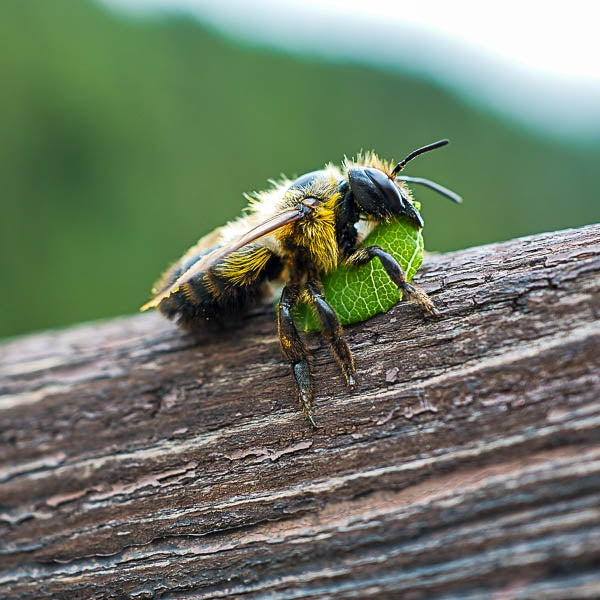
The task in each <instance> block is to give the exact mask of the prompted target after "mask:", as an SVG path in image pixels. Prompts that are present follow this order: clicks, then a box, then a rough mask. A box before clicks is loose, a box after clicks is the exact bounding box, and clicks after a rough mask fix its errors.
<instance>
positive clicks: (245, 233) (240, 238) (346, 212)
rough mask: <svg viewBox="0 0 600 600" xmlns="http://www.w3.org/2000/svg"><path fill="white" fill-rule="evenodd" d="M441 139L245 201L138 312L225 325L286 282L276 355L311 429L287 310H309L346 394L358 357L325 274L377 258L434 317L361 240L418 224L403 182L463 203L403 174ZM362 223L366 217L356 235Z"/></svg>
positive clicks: (423, 297)
mask: <svg viewBox="0 0 600 600" xmlns="http://www.w3.org/2000/svg"><path fill="white" fill-rule="evenodd" d="M447 143H448V140H440V141H438V142H435V143H433V144H429V145H427V146H423V147H422V148H418V149H417V150H415V151H413V152H411V153H410V154H408V155H407V156H406V158H404V160H402V161H400V162H399V163H397V164H396V165H395V166H392V165H393V163H388V162H386V161H383V160H381V159H380V158H379V157H378V156H377V155H376V154H375V153H373V152H369V153H366V154H364V155H359V156H358V157H357V159H356V160H355V161H348V160H346V161H345V162H344V164H343V165H342V168H338V167H335V166H333V165H331V164H329V165H327V166H326V167H325V169H322V170H319V171H312V172H310V173H306V174H305V175H302V176H300V177H298V178H297V179H296V180H294V181H290V180H287V179H284V180H283V181H281V182H279V183H273V187H272V188H271V189H270V190H267V191H264V192H259V193H256V194H254V195H253V196H247V198H248V200H249V202H250V204H249V207H248V209H247V212H246V214H245V215H244V216H242V217H240V218H239V219H237V220H235V221H232V222H230V223H228V224H227V225H225V226H223V227H220V228H218V229H217V230H215V231H213V232H212V233H209V234H208V235H206V236H204V237H203V238H202V239H200V241H199V242H198V243H197V244H196V245H195V246H193V247H192V248H190V249H189V250H188V252H186V254H184V256H183V257H182V258H181V259H180V260H179V261H177V262H176V263H175V264H174V265H172V266H171V268H170V269H168V270H167V271H166V273H165V274H164V275H163V276H162V277H161V279H160V280H159V281H158V282H157V284H156V285H155V287H154V289H153V290H152V291H153V293H154V298H153V299H152V300H150V301H149V302H147V303H146V304H144V305H143V306H142V308H141V310H147V309H149V308H158V309H159V310H160V311H161V312H162V313H163V314H164V315H166V316H167V317H169V318H176V319H178V324H180V325H182V326H183V327H187V328H196V327H197V326H199V325H200V324H202V323H205V322H206V321H217V322H224V321H227V320H228V319H229V318H230V316H231V315H235V314H239V313H241V312H243V311H244V310H246V309H247V308H248V307H249V306H251V305H252V304H254V303H256V302H258V301H259V300H260V299H261V298H263V297H264V295H265V294H266V293H267V287H268V286H267V283H268V282H269V281H273V280H277V279H279V280H282V281H283V283H284V287H283V291H282V293H281V298H280V300H279V304H278V306H277V325H278V332H279V340H280V342H281V350H282V352H283V355H284V357H285V358H286V359H287V361H288V362H289V364H290V366H291V370H292V376H293V379H294V382H295V386H296V390H297V393H298V400H299V403H300V407H301V409H302V411H303V412H304V414H305V416H306V417H307V419H308V420H309V421H310V423H311V424H312V425H313V426H316V425H315V420H314V415H313V409H312V403H313V397H314V390H313V382H312V372H311V367H310V362H309V354H308V350H307V347H306V345H305V343H304V341H303V339H302V338H301V337H300V335H299V334H298V330H297V329H296V326H295V325H294V321H293V318H292V312H293V310H294V308H295V306H296V305H297V304H298V303H299V302H306V303H308V304H309V305H310V306H311V307H312V308H313V309H314V312H315V314H316V316H317V317H318V320H319V322H320V324H321V328H322V333H323V335H324V337H325V338H326V339H327V341H328V342H329V345H330V348H331V352H332V354H333V356H334V358H335V360H336V362H337V363H338V364H339V366H340V368H341V370H342V373H343V374H344V377H345V379H346V383H347V385H348V387H349V388H351V389H354V387H355V386H356V369H355V365H354V359H353V357H352V353H351V351H350V348H349V347H348V344H347V343H346V341H345V340H344V337H343V331H342V327H341V325H340V322H339V320H338V317H337V315H336V314H335V312H334V310H333V309H332V308H331V306H330V305H329V304H328V302H327V300H326V299H325V296H324V292H323V286H322V285H321V277H322V276H323V275H325V274H327V273H329V272H331V271H333V270H334V269H335V268H336V267H337V266H338V265H341V264H345V265H349V266H361V265H364V264H367V263H368V262H370V261H371V260H372V259H373V258H378V259H379V260H380V261H381V264H382V265H383V267H384V269H385V271H386V273H387V275H388V276H389V277H390V279H391V280H392V281H393V282H394V283H395V284H396V285H397V286H398V289H399V290H400V291H401V292H402V294H403V297H405V298H408V299H409V300H411V301H412V302H415V303H416V304H417V305H418V306H420V307H421V309H422V310H424V311H425V312H426V313H429V314H431V315H433V316H436V317H437V316H440V312H439V311H438V309H437V308H436V307H435V305H434V303H433V301H432V300H431V298H429V296H428V295H427V294H426V293H425V292H424V291H423V290H422V289H421V288H420V287H418V286H417V285H414V284H411V283H408V282H407V281H406V277H405V274H404V272H403V270H402V268H401V266H400V265H399V264H398V261H397V260H396V259H395V258H394V257H393V256H392V255H391V254H389V253H388V252H386V250H385V249H383V248H380V247H379V246H366V247H359V244H360V243H361V241H362V239H363V238H364V235H365V233H366V232H367V230H368V228H369V227H371V228H372V227H373V226H375V225H376V224H377V223H378V222H382V221H388V220H390V219H393V218H395V217H405V218H407V219H409V220H410V221H411V222H413V223H414V224H415V225H416V226H417V227H419V228H420V227H422V226H423V221H422V219H421V216H420V215H419V212H418V211H417V209H416V208H415V206H414V205H413V202H412V195H411V192H410V190H409V189H408V187H407V186H406V183H415V184H419V185H423V186H426V187H429V188H430V189H432V190H435V191H436V192H438V193H440V194H442V195H443V196H446V197H447V198H449V199H450V200H452V201H454V202H461V198H460V196H458V195H457V194H455V193H454V192H452V191H451V190H449V189H447V188H445V187H444V186H442V185H440V184H438V183H436V182H433V181H430V180H428V179H423V178H420V177H407V176H404V175H399V173H400V172H401V171H402V169H403V168H404V166H405V165H406V164H407V163H408V162H409V161H410V160H412V159H413V158H415V157H417V156H419V155H420V154H423V153H424V152H428V151H430V150H434V149H436V148H439V147H441V146H444V145H446V144H447ZM359 221H360V222H361V223H362V222H363V221H364V223H363V225H364V226H363V227H362V232H361V233H360V234H359V230H358V229H357V224H358V223H359Z"/></svg>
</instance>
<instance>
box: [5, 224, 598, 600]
mask: <svg viewBox="0 0 600 600" xmlns="http://www.w3.org/2000/svg"><path fill="white" fill-rule="evenodd" d="M417 281H419V282H420V283H421V284H422V285H423V286H424V287H425V289H426V290H427V291H429V292H430V293H431V294H432V295H433V297H434V299H435V301H436V303H437V304H438V306H439V307H440V308H441V309H442V310H443V318H442V319H440V320H431V319H427V318H424V317H423V316H422V315H421V314H420V312H419V310H418V309H417V308H415V307H414V306H412V305H410V304H407V303H401V304H399V305H397V306H396V307H394V308H393V309H392V310H391V311H389V312H388V313H387V314H384V315H380V316H378V317H375V318H373V319H371V320H369V321H368V322H365V323H360V324H357V325H355V326H352V327H348V328H347V330H346V332H347V339H348V342H349V344H350V346H351V348H352V349H353V351H354V353H355V357H356V361H357V365H358V376H359V388H358V389H357V391H355V392H352V393H350V392H348V391H346V389H345V387H344V385H343V378H342V376H341V374H340V373H339V372H338V369H337V366H336V365H335V363H334V362H333V361H332V359H331V358H330V355H329V352H328V349H327V347H326V344H324V343H323V342H322V341H321V340H320V338H319V337H318V336H316V335H312V336H310V337H309V342H310V346H311V348H312V350H313V352H314V356H315V361H314V363H315V364H314V366H315V379H316V388H317V397H316V401H315V411H316V412H315V414H316V418H317V419H318V421H319V423H320V425H321V428H320V429H318V430H316V431H315V430H313V429H311V427H310V426H309V425H308V424H307V423H306V421H305V420H304V418H303V416H302V414H301V413H300V412H299V410H298V409H297V406H296V404H295V401H294V399H293V387H292V381H291V376H290V373H289V368H288V366H287V365H286V364H285V363H284V362H283V360H282V358H281V355H280V351H279V347H278V340H277V333H276V326H275V319H274V317H273V314H272V312H271V311H270V310H269V309H266V308H265V309H263V310H259V311H256V312H255V313H253V314H251V315H249V316H248V317H247V318H245V319H244V322H243V323H242V324H241V326H240V328H239V329H236V330H233V331H230V332H225V333H221V334H218V335H208V334H204V335H200V336H196V337H194V336H191V335H190V334H182V333H181V332H180V331H179V330H177V328H176V327H175V326H174V325H172V324H171V323H169V322H167V321H164V320H163V319H162V318H161V317H160V316H159V315H157V314H143V315H138V316H134V317H128V318H122V319H115V320H112V321H108V322H103V323H92V324H87V325H82V326H78V327H74V328H72V329H68V330H65V331H59V332H50V333H42V334H38V335H33V336H29V337H25V338H21V339H16V340H12V341H8V342H5V343H4V344H2V345H0V374H1V376H2V379H1V382H0V597H1V598H134V599H143V598H169V599H172V598H232V597H243V598H248V599H250V598H252V599H254V598H286V599H287V598H289V599H292V598H301V599H308V598H332V599H340V598H388V597H389V598H413V599H414V598H467V599H472V598H495V599H496V600H508V599H513V598H542V599H556V598H598V597H600V569H599V565H600V402H599V398H600V369H599V368H598V367H599V366H600V225H593V226H589V227H585V228H582V229H578V230H568V231H562V232H555V233H551V234H543V235H537V236H533V237H529V238H523V239H519V240H513V241H510V242H506V243H502V244H494V245H490V246H484V247H479V248H472V249H468V250H464V251H460V252H455V253H452V254H446V255H439V256H429V257H427V258H426V261H425V265H424V267H423V269H422V271H421V272H420V273H419V276H418V277H417ZM141 300H143V299H141Z"/></svg>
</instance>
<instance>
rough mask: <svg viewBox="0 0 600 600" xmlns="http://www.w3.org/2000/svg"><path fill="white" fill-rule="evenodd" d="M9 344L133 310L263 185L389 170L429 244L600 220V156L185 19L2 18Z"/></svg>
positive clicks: (25, 14) (387, 76)
mask: <svg viewBox="0 0 600 600" xmlns="http://www.w3.org/2000/svg"><path fill="white" fill-rule="evenodd" d="M0 39H1V40H2V42H1V43H2V52H1V53H0V77H1V81H2V85H1V91H0V135H1V141H2V143H1V144H0V153H1V156H0V165H1V166H0V173H1V176H0V181H1V185H2V193H1V208H2V217H1V219H0V244H1V247H0V249H1V252H2V260H1V265H0V269H1V272H0V275H1V277H2V282H3V289H4V293H3V294H2V302H1V307H2V310H1V311H0V336H7V335H13V334H17V333H20V332H25V331H30V330H36V329H42V328H49V327H56V326H62V325H66V324H69V323H74V322H78V321H83V320H88V319H93V318H98V317H107V316H111V315H118V314H124V313H132V312H135V311H136V310H137V309H138V307H139V305H140V304H141V303H142V302H144V301H145V300H146V299H147V298H148V294H149V289H150V287H151V285H152V283H153V281H154V279H155V278H156V277H157V276H158V275H159V274H160V272H161V270H162V269H164V268H165V267H166V266H167V264H168V263H169V261H171V260H174V259H176V258H177V257H178V256H179V255H180V253H181V252H182V251H184V250H185V249H186V248H187V247H188V246H189V245H191V244H192V243H193V242H195V241H196V239H197V238H198V237H199V236H201V235H202V234H204V233H206V232H207V231H209V230H211V229H212V228H214V227H215V226H217V225H219V224H222V223H223V222H224V221H226V220H227V219H229V218H231V217H234V216H236V215H237V214H238V213H239V211H240V209H241V207H242V206H243V205H244V200H243V198H242V192H244V191H252V190H254V189H260V188H262V187H264V186H265V185H266V181H267V179H268V178H271V177H277V176H278V175H279V174H280V173H286V174H288V175H290V176H292V175H295V174H301V173H303V172H306V171H309V170H313V169H315V168H319V167H320V166H322V165H323V164H324V163H325V162H328V161H330V160H333V161H335V162H339V161H340V160H341V159H342V158H343V156H344V154H347V155H353V154H355V153H356V152H357V151H359V150H360V149H361V148H364V149H370V148H373V149H375V150H377V151H378V152H379V153H380V154H381V155H383V156H384V157H388V158H392V157H394V158H397V159H398V158H401V157H402V156H403V155H404V154H406V153H407V152H408V151H410V150H412V149H414V148H416V147H418V146H420V145H423V144H425V143H428V142H432V141H434V140H437V139H439V138H441V137H448V138H450V139H451V140H452V143H451V145H450V146H449V147H448V148H445V149H443V150H439V151H436V152H434V153H431V154H429V155H427V156H423V157H421V158H419V159H417V160H415V161H414V163H411V165H410V169H407V173H408V174H412V175H421V176H425V177H430V178H432V179H435V180H437V181H439V182H441V183H443V184H444V185H446V186H448V187H450V188H452V189H454V190H456V191H457V192H459V193H460V194H462V195H463V196H464V198H465V203H464V204H463V205H462V206H459V207H457V206H454V205H452V204H451V203H450V202H448V201H447V200H445V199H444V198H441V197H439V196H436V195H435V194H433V193H432V192H430V191H428V190H424V189H416V190H415V191H416V196H417V198H418V200H420V201H421V202H422V203H423V207H424V208H423V215H424V217H425V219H426V228H425V238H426V247H427V248H429V249H436V250H449V249H455V248H461V247H465V246H469V245H473V244H480V243H483V242H489V241H494V240H501V239H507V238H511V237H514V236H518V235H523V234H528V233H532V232H537V231H543V230H551V229H559V228H565V227H570V226H576V225H582V224H585V223H589V222H594V221H597V220H599V217H600V207H599V205H598V202H597V196H598V194H597V190H596V175H597V162H598V155H599V148H600V146H598V145H596V146H590V145H589V144H588V146H587V147H586V146H584V145H577V143H575V142H573V141H566V140H565V141H560V140H558V141H557V140H555V139H551V138H547V139H546V138H544V137H543V136H541V135H539V136H535V135H532V134H531V133H530V132H527V131H524V130H523V129H522V128H519V127H517V126H516V125H514V124H511V123H509V122H506V121H502V120H500V119H499V118H495V117H493V116H491V115H490V114H487V113H486V112H484V110H483V109H481V110H479V109H474V108H473V107H472V106H467V105H465V104H464V103H462V102H461V101H459V100H458V99H457V98H455V97H453V96H452V95H451V94H449V93H447V92H445V91H443V90H442V89H441V88H439V87H436V86H435V85H433V84H432V83H430V82H428V81H426V80H419V79H415V78H413V77H408V76H403V75H401V74H397V73H396V74H395V73H390V72H386V71H377V70H372V69H367V68H364V67H359V66H353V65H348V64H345V65H341V64H332V65H329V64H324V63H319V62H311V61H310V60H306V61H302V60H299V59H297V58H292V57H290V56H286V55H283V54H281V55H278V54H274V53H272V52H267V51H261V50H258V49H252V48H248V47H247V46H246V47H243V46H237V45H235V44H233V43H230V42H227V41H225V40H224V39H222V38H220V37H219V36H217V35H215V34H214V33H212V32H210V31H209V30H207V29H205V28H203V27H201V26H200V25H198V24H197V23H196V22H194V21H192V20H184V19H181V18H180V19H169V20H152V21H149V20H128V19H126V18H118V17H117V16H115V15H114V14H112V13H109V12H107V11H106V10H104V9H102V8H101V7H99V6H97V5H95V4H93V3H90V2H85V1H82V0H73V1H68V0H52V1H43V0H30V1H27V2H25V1H23V0H4V1H3V2H2V3H1V4H0Z"/></svg>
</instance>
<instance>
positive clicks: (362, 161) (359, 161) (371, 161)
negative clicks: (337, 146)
mask: <svg viewBox="0 0 600 600" xmlns="http://www.w3.org/2000/svg"><path fill="white" fill-rule="evenodd" d="M356 166H358V167H372V168H374V169H379V170H380V171H383V172H384V173H385V174H386V175H387V176H388V177H389V175H390V174H391V172H392V171H393V170H394V167H395V166H396V163H395V162H394V161H393V160H384V159H382V158H379V156H378V155H377V154H375V152H373V151H372V150H368V151H367V152H359V153H358V154H357V155H356V159H355V160H350V159H349V158H344V162H343V167H344V171H345V172H347V171H348V169H349V168H350V167H356Z"/></svg>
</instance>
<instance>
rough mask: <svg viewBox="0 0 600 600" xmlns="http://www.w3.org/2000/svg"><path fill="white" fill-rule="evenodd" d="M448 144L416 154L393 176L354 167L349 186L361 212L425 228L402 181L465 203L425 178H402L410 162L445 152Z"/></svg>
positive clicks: (400, 164)
mask: <svg viewBox="0 0 600 600" xmlns="http://www.w3.org/2000/svg"><path fill="white" fill-rule="evenodd" d="M447 143H448V140H440V141H439V142H433V144H428V145H427V146H423V147H422V148H418V149H417V150H414V151H413V152H411V153H410V154H409V155H408V156H407V157H406V158H405V159H404V160H401V161H400V162H399V163H398V164H397V165H396V166H395V167H394V168H393V169H392V172H391V173H389V175H388V174H387V173H385V172H384V171H381V170H380V169H376V168H375V167H361V166H353V167H350V168H349V169H348V182H349V184H350V190H351V191H352V195H353V197H354V201H355V202H356V204H357V206H358V208H359V210H361V211H362V212H364V213H365V214H367V215H371V216H373V217H375V218H378V219H388V218H390V217H396V216H404V217H407V218H408V219H410V220H411V221H412V222H413V223H414V224H415V225H416V226H417V227H423V219H421V215H420V214H419V213H418V212H417V209H416V208H415V207H414V206H413V204H412V202H411V200H410V197H409V195H408V193H407V191H406V189H405V188H403V187H402V185H401V184H400V183H399V182H402V181H408V182H412V183H418V184H421V185H424V186H426V187H428V188H431V189H432V190H435V191H436V192H438V193H439V194H442V196H446V197H447V198H449V199H450V200H452V201H453V202H462V200H461V197H460V196H459V195H458V194H456V193H454V192H453V191H452V190H449V189H447V188H445V187H444V186H443V185H440V184H439V183H435V182H434V181H429V179H423V178H421V177H407V176H404V175H398V174H399V173H400V171H402V169H403V168H404V165H406V163H407V162H408V161H410V160H412V159H413V158H415V157H416V156H419V154H423V153H424V152H429V151H430V150H435V149H436V148H441V147H442V146H445V145H446V144H447Z"/></svg>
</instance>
